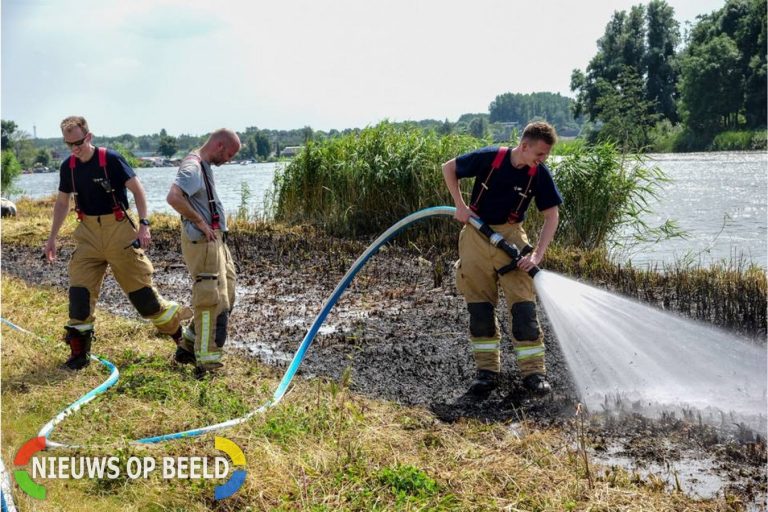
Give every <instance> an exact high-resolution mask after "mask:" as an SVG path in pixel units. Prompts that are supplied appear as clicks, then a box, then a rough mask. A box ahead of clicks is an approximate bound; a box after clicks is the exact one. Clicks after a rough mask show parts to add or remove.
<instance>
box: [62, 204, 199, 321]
mask: <svg viewBox="0 0 768 512" xmlns="http://www.w3.org/2000/svg"><path fill="white" fill-rule="evenodd" d="M73 238H74V239H75V242H76V244H77V245H76V247H75V252H74V253H73V254H72V258H71V259H70V261H69V267H68V272H69V286H70V289H72V288H74V289H77V288H84V289H86V290H88V297H87V298H82V299H80V300H83V301H88V310H87V311H88V313H87V314H85V315H81V316H84V317H85V318H70V319H69V322H68V324H67V325H68V326H69V327H74V328H75V329H77V330H79V331H81V332H82V331H87V330H92V329H93V322H94V320H95V316H94V312H95V308H96V301H97V300H98V298H99V292H100V291H101V285H102V283H103V282H104V275H105V274H106V272H107V265H109V267H110V268H111V269H112V274H113V275H114V276H115V280H116V281H117V284H119V285H120V288H122V290H123V291H124V292H125V293H126V294H128V295H129V296H130V294H133V293H134V292H137V291H139V290H142V289H144V288H146V289H147V290H146V292H147V293H145V294H140V298H139V299H132V302H133V300H148V301H149V302H157V304H158V305H159V309H157V311H155V312H148V311H147V310H148V309H156V308H150V307H147V306H148V305H146V304H134V307H136V308H137V310H143V311H144V314H142V316H143V317H144V318H147V319H149V320H150V321H152V323H153V324H154V325H155V328H156V329H157V330H158V332H160V333H161V334H173V333H175V332H176V331H177V330H178V329H179V326H180V325H181V321H182V319H183V318H182V315H183V309H184V308H181V307H179V305H178V304H176V303H175V302H171V301H167V300H165V299H163V297H162V296H161V295H160V294H159V293H158V292H157V290H155V288H154V286H153V284H152V273H153V272H154V268H153V267H152V263H151V262H150V261H149V259H148V258H147V256H146V255H145V254H144V251H143V250H141V249H135V248H134V247H132V246H131V243H132V242H133V241H134V240H136V231H135V230H134V229H133V226H131V224H130V222H128V219H127V217H126V218H125V219H123V220H122V221H117V220H116V219H115V216H114V215H113V214H109V215H86V216H85V217H84V218H83V220H82V222H80V223H79V224H78V226H77V228H75V232H74V234H73ZM76 300H78V299H76ZM70 301H72V298H70ZM71 309H72V308H70V310H71ZM75 309H76V310H78V309H79V310H81V311H82V310H85V305H84V304H83V305H80V306H79V307H75Z"/></svg>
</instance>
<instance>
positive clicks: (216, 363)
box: [167, 128, 240, 375]
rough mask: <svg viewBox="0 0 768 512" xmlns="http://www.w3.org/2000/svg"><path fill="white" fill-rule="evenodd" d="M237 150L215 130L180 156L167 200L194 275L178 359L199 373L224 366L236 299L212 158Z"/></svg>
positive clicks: (224, 132)
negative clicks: (187, 324)
mask: <svg viewBox="0 0 768 512" xmlns="http://www.w3.org/2000/svg"><path fill="white" fill-rule="evenodd" d="M239 150H240V139H239V138H238V136H237V134H236V133H235V132H234V131H232V130H229V129H225V128H222V129H219V130H216V131H215V132H213V133H212V134H211V135H210V137H208V140H207V141H206V142H205V144H203V146H202V147H201V148H199V149H197V150H195V151H192V152H191V153H190V154H189V155H187V156H186V157H185V158H184V160H182V162H181V166H180V167H179V171H178V173H177V175H176V180H175V181H174V183H173V184H172V185H171V190H170V192H168V197H167V201H168V204H170V205H171V206H172V207H173V209H174V210H176V211H177V212H179V213H180V214H181V217H182V227H181V252H182V255H183V257H184V262H185V263H186V265H187V269H188V270H189V274H190V276H191V277H192V281H193V284H192V308H193V309H194V312H195V318H194V322H193V323H192V324H191V325H190V329H185V330H184V335H183V337H182V339H181V341H180V342H179V344H178V348H177V349H176V356H175V357H176V361H178V362H180V363H191V364H195V366H196V367H197V373H198V375H202V374H204V373H205V371H208V370H212V369H215V368H218V367H221V366H222V363H221V356H222V347H223V346H224V342H225V341H226V338H227V322H228V319H229V314H230V312H231V311H232V307H233V306H234V304H235V266H234V263H233V262H232V255H231V254H230V252H229V249H228V248H227V245H226V232H227V225H226V217H225V215H224V208H223V206H222V204H221V201H220V200H219V197H218V195H217V194H216V187H215V185H214V181H213V172H212V170H211V164H213V165H222V164H224V163H226V162H228V161H229V160H231V159H232V157H234V156H235V154H237V152H238V151H239Z"/></svg>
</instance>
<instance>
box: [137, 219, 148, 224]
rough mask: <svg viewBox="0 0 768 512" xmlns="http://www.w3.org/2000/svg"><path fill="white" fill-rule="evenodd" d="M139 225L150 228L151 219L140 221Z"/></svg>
mask: <svg viewBox="0 0 768 512" xmlns="http://www.w3.org/2000/svg"><path fill="white" fill-rule="evenodd" d="M139 224H141V225H143V226H149V219H139Z"/></svg>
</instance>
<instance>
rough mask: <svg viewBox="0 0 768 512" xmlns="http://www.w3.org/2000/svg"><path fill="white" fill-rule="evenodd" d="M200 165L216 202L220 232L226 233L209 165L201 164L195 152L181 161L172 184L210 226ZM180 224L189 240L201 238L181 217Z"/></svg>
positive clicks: (192, 226)
mask: <svg viewBox="0 0 768 512" xmlns="http://www.w3.org/2000/svg"><path fill="white" fill-rule="evenodd" d="M192 155H195V156H192ZM201 165H202V166H203V167H204V168H205V172H206V174H207V175H208V181H209V182H210V184H211V187H212V188H213V190H212V191H211V192H212V193H213V199H214V200H215V201H216V212H217V213H218V214H219V224H220V226H221V230H222V231H227V216H226V215H225V214H224V206H223V205H222V204H221V199H219V195H218V194H217V193H216V185H215V184H214V181H213V172H212V170H211V165H210V164H209V163H208V162H202V161H201V160H200V155H199V154H198V153H197V152H196V151H193V152H192V153H190V154H189V155H187V156H186V157H185V158H184V160H182V162H181V166H180V167H179V171H178V172H177V173H176V180H175V181H174V183H175V184H176V185H177V186H178V187H179V188H180V189H181V190H182V192H184V194H186V196H187V199H188V200H189V203H190V204H191V205H192V208H193V209H194V210H195V211H196V212H197V213H199V214H200V216H202V217H203V218H204V219H205V221H206V222H207V223H208V224H210V223H211V221H212V219H211V210H210V208H208V194H207V192H206V191H205V181H204V180H203V174H202V169H201V167H200V166H201ZM182 223H183V227H184V231H185V232H186V233H187V236H188V237H189V239H190V240H194V241H197V240H201V239H202V238H203V233H202V231H200V230H199V229H197V227H196V226H195V225H194V224H193V223H192V221H190V220H189V219H187V218H184V217H182Z"/></svg>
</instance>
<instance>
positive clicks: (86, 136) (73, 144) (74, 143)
mask: <svg viewBox="0 0 768 512" xmlns="http://www.w3.org/2000/svg"><path fill="white" fill-rule="evenodd" d="M87 138H88V134H87V133H86V134H85V137H83V138H82V139H80V140H76V141H73V142H69V141H67V140H65V141H64V144H66V145H67V146H69V147H70V148H73V147H75V146H77V147H80V146H82V145H83V144H84V143H85V139H87Z"/></svg>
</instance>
